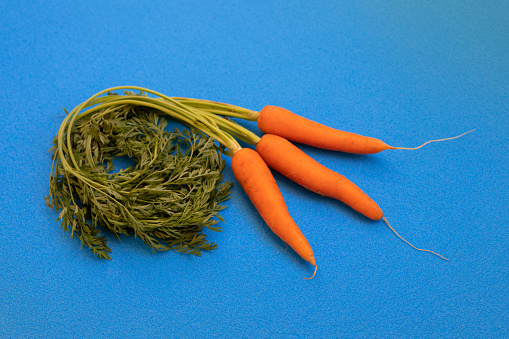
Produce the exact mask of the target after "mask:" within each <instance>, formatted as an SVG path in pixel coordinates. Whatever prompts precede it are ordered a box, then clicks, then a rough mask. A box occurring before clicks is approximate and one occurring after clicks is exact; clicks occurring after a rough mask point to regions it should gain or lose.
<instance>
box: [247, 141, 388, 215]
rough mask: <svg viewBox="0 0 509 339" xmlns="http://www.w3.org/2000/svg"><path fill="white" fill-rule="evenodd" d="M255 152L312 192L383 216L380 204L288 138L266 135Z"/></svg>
mask: <svg viewBox="0 0 509 339" xmlns="http://www.w3.org/2000/svg"><path fill="white" fill-rule="evenodd" d="M256 151H257V152H258V154H260V156H261V157H262V159H263V160H264V161H265V163H266V164H267V165H268V166H269V167H270V168H272V169H274V170H276V171H278V172H279V173H281V174H283V175H284V176H286V177H288V178H289V179H290V180H292V181H294V182H296V183H298V184H299V185H301V186H303V187H305V188H307V189H309V190H310V191H313V192H315V193H318V194H320V195H323V196H327V197H330V198H334V199H337V200H339V201H342V202H343V203H345V204H346V205H348V206H350V207H351V208H353V209H354V210H356V211H357V212H359V213H361V214H363V215H364V216H366V217H368V218H370V219H372V220H380V219H382V217H383V213H382V210H381V209H380V207H378V205H377V204H376V202H374V201H373V200H372V199H371V198H370V197H369V196H368V195H366V193H364V192H363V191H362V190H361V189H360V188H359V187H357V186H356V185H355V184H354V183H353V182H351V181H350V180H348V179H347V178H345V177H344V176H342V175H341V174H339V173H337V172H334V171H333V170H331V169H329V168H327V167H325V166H323V165H322V164H320V163H318V162H317V161H315V160H314V159H313V158H311V157H310V156H308V155H307V154H306V153H304V152H303V151H302V150H300V149H299V148H298V147H296V146H294V145H293V144H292V143H291V142H289V141H288V140H286V139H284V138H282V137H279V136H277V135H273V134H265V135H263V136H262V138H261V139H260V142H258V144H257V145H256Z"/></svg>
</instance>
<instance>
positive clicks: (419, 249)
mask: <svg viewBox="0 0 509 339" xmlns="http://www.w3.org/2000/svg"><path fill="white" fill-rule="evenodd" d="M383 221H385V223H386V224H387V226H389V228H390V229H391V230H392V231H393V232H394V234H396V235H397V236H398V238H400V239H401V240H403V241H404V242H406V243H407V244H408V245H410V246H412V247H413V248H415V249H416V250H418V251H423V252H430V253H433V254H434V255H437V256H439V257H440V258H442V259H444V260H449V259H447V258H444V257H443V256H441V255H440V254H438V253H435V252H433V251H430V250H424V249H422V248H417V247H415V246H414V245H412V244H411V243H409V242H408V241H406V240H405V239H404V238H403V237H402V236H400V235H399V234H398V232H396V231H395V230H394V228H392V227H391V225H390V224H389V222H388V221H387V218H386V217H383Z"/></svg>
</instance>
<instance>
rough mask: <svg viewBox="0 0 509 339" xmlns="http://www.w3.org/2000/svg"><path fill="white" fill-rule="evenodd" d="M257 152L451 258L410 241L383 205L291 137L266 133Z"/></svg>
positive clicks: (280, 169) (278, 168) (322, 192)
mask: <svg viewBox="0 0 509 339" xmlns="http://www.w3.org/2000/svg"><path fill="white" fill-rule="evenodd" d="M256 151H257V153H258V154H260V156H261V158H262V159H263V161H265V163H266V164H267V165H268V166H269V167H270V168H272V169H274V170H276V171H278V172H279V173H281V174H282V175H284V176H286V177H288V178H289V179H291V180H292V181H294V182H296V183H298V184H300V185H302V186H303V187H305V188H307V189H309V190H310V191H313V192H315V193H318V194H320V195H323V196H327V197H330V198H334V199H337V200H339V201H342V202H344V203H345V204H347V205H348V206H350V207H351V208H353V209H354V210H356V211H358V212H360V213H361V214H363V215H364V216H366V217H368V218H370V219H373V220H381V219H383V220H384V222H385V223H386V224H387V226H389V228H390V229H391V230H392V231H393V232H394V233H395V234H396V235H397V236H398V237H399V238H400V239H401V240H403V241H405V242H406V243H407V244H408V245H410V246H412V247H413V248H415V249H416V250H418V251H425V252H431V253H433V254H435V255H437V256H439V257H441V258H442V259H445V260H448V259H446V258H444V257H442V256H441V255H440V254H437V253H435V252H433V251H430V250H424V249H420V248H417V247H415V246H414V245H412V244H410V243H409V242H408V241H406V240H405V239H404V238H402V237H401V236H400V235H399V234H398V233H397V232H396V231H395V230H394V229H393V228H392V227H391V225H390V224H389V222H388V221H387V219H386V218H385V217H384V215H383V213H382V210H381V209H380V207H379V206H378V205H377V204H376V203H375V202H374V201H373V200H372V199H371V198H370V197H369V196H367V195H366V193H364V192H363V191H362V190H361V189H360V188H359V187H357V186H356V185H355V184H354V183H352V182H351V181H350V180H348V179H347V178H345V177H344V176H342V175H341V174H339V173H337V172H334V171H332V170H331V169H329V168H327V167H325V166H323V165H321V164H320V163H318V162H317V161H316V160H314V159H313V158H311V157H310V156H308V155H307V154H306V153H304V152H303V151H301V150H300V149H299V148H298V147H296V146H294V145H293V144H292V143H291V142H289V141H288V140H286V139H284V138H282V137H279V136H276V135H272V134H265V135H264V136H262V138H261V139H260V141H259V142H258V144H257V145H256Z"/></svg>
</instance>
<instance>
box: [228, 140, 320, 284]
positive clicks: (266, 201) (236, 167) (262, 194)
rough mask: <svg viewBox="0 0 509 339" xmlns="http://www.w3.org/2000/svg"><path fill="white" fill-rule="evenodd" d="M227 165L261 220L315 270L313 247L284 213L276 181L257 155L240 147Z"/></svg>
mask: <svg viewBox="0 0 509 339" xmlns="http://www.w3.org/2000/svg"><path fill="white" fill-rule="evenodd" d="M231 166H232V170H233V174H234V175H235V178H236V179H237V181H238V182H239V183H240V185H241V186H242V188H243V189H244V191H245V192H246V194H247V196H248V197H249V199H250V200H251V202H252V203H253V205H254V206H255V207H256V209H257V210H258V213H260V216H261V217H262V218H263V220H264V221H265V223H266V224H267V225H268V226H269V227H270V229H271V230H272V231H273V232H274V233H275V234H276V235H277V236H279V237H280V238H281V239H282V240H283V241H284V242H285V243H287V244H288V245H289V246H290V247H291V248H292V249H293V250H294V251H295V252H297V254H299V255H300V256H301V257H302V258H303V259H304V260H306V261H308V262H309V263H310V264H311V265H313V266H314V267H315V273H316V268H317V266H316V261H315V257H314V254H313V250H312V249H311V246H310V245H309V242H308V241H307V240H306V238H305V237H304V235H303V234H302V232H301V230H300V229H299V227H298V226H297V224H296V223H295V221H294V220H293V219H292V217H291V216H290V214H289V213H288V208H287V206H286V203H285V201H284V199H283V195H282V194H281V191H280V190H279V188H278V186H277V184H276V180H275V179H274V177H273V176H272V173H271V172H270V169H269V168H268V167H267V165H266V164H265V162H264V161H263V159H262V158H261V157H260V155H259V154H258V153H257V152H255V151H254V150H252V149H249V148H243V149H241V150H240V151H237V152H236V153H235V154H234V155H233V157H232V160H231ZM315 273H314V274H313V276H314V275H315ZM311 278H312V277H311Z"/></svg>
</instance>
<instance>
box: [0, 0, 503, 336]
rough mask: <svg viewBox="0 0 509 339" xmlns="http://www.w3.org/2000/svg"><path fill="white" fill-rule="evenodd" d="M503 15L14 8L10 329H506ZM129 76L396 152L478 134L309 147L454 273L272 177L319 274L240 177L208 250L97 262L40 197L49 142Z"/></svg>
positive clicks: (426, 4)
mask: <svg viewBox="0 0 509 339" xmlns="http://www.w3.org/2000/svg"><path fill="white" fill-rule="evenodd" d="M508 13H509V2H507V1H487V2H486V1H443V2H440V1H438V2H436V1H418V2H416V1H410V2H409V1H405V2H403V1H350V2H338V1H322V2H314V1H288V2H284V1H276V2H274V1H246V2H242V3H241V2H238V1H232V0H226V1H183V2H177V1H170V2H168V1H152V2H143V1H107V2H101V1H86V2H85V1H83V2H81V3H80V2H76V3H70V2H67V1H64V2H62V1H41V2H37V3H36V2H33V1H24V0H20V1H11V0H7V1H3V2H1V3H0V35H1V40H0V49H1V60H2V61H1V62H0V140H1V142H2V146H1V147H0V191H1V192H2V195H1V197H0V337H2V338H16V337H19V338H28V337H41V338H42V337H44V338H58V337H62V338H66V337H68V338H70V337H108V338H143V337H151V338H157V337H174V338H184V337H198V336H201V337H204V336H208V337H230V338H236V337H253V338H254V337H256V338H260V337H262V338H264V337H265V338H266V337H274V338H288V337H317V338H327V337H338V336H339V337H341V336H343V337H376V338H394V337H420V338H430V337H432V338H464V337H493V338H495V337H496V338H501V337H507V336H509V330H508V326H507V324H508V319H509V283H508V278H509V269H508V261H509V255H508V251H507V245H508V240H509V237H508V228H507V227H508V226H509V220H508V213H507V210H508V201H509V194H508V191H509V188H508V184H509V158H508V152H507V151H508V141H509V99H508V98H509V63H508V60H509V38H508V37H509V21H508V20H507V14H508ZM118 85H138V86H145V87H149V88H151V89H154V90H157V91H160V92H163V93H165V94H168V95H172V96H189V97H197V98H204V99H211V100H217V101H222V102H227V103H231V104H237V105H240V106H244V107H247V108H251V109H256V110H258V109H261V108H262V107H263V106H264V105H267V104H272V105H279V106H282V107H285V108H288V109H290V110H292V111H294V112H295V113H298V114H301V115H304V116H306V117H308V118H311V119H314V120H316V121H319V122H322V123H325V124H328V125H330V126H333V127H336V128H340V129H343V130H347V131H351V132H356V133H360V134H364V135H369V136H373V137H377V138H380V139H382V140H384V141H386V142H387V143H389V144H394V145H396V146H416V145H418V144H421V143H422V142H424V141H426V140H429V139H436V138H442V137H448V136H453V135H457V134H460V133H463V132H465V131H468V130H471V129H474V128H475V129H476V131H475V132H474V133H471V134H469V135H466V136H464V137H463V138H460V139H457V140H454V141H449V142H443V143H439V144H432V145H428V146H427V147H424V148H422V149H421V150H419V151H388V152H384V153H381V154H378V155H373V156H365V157H364V156H349V155H344V154H340V153H333V152H328V151H322V150H317V149H313V148H311V147H304V146H303V147H302V149H303V150H305V151H306V152H307V153H308V154H309V155H311V156H312V157H314V158H315V159H317V160H318V161H320V162H321V163H322V164H324V165H326V166H328V167H330V168H333V169H334V170H337V171H338V172H340V173H342V174H343V175H345V176H347V177H348V178H349V179H351V180H352V181H354V182H355V183H356V184H358V185H359V186H360V187H361V188H362V189H363V190H364V191H365V192H367V193H368V194H369V195H371V196H372V197H373V198H374V199H375V200H376V201H377V202H378V203H379V205H380V206H381V207H382V209H383V210H384V213H385V215H386V216H387V217H388V219H389V220H390V222H391V224H392V226H393V227H395V229H396V230H398V231H399V233H400V234H401V235H402V236H404V237H405V238H407V239H408V240H409V241H411V242H412V243H413V244H415V245H416V246H418V247H424V248H429V249H432V250H435V251H437V252H439V253H441V254H443V255H444V256H446V257H449V258H450V259H451V260H450V261H448V262H447V261H443V260H441V259H439V258H437V257H435V256H432V255H430V254H429V253H422V252H418V251H415V250H413V249H412V248H410V247H409V246H407V245H406V244H405V243H403V242H402V241H401V240H399V239H398V238H396V237H395V236H394V234H393V233H392V232H391V231H390V230H389V229H388V228H387V227H386V226H384V224H383V223H382V222H371V221H368V220H366V219H365V218H362V217H360V216H358V215H357V214H355V213H354V212H351V211H350V210H349V209H347V208H345V207H344V206H342V205H340V204H339V203H336V202H335V201H333V200H330V199H325V198H322V197H319V196H315V195H313V194H312V193H309V192H307V191H306V190H304V189H302V188H300V187H298V186H296V185H294V184H293V183H291V182H290V181H288V180H287V179H285V178H283V177H281V176H279V175H276V179H277V181H278V182H279V183H280V188H281V190H282V192H283V194H284V196H285V199H286V201H287V204H288V208H289V210H290V212H291V214H292V215H293V217H294V219H295V220H296V222H297V223H298V224H299V225H300V227H301V229H302V231H303V233H304V234H305V235H306V237H307V238H308V240H309V242H310V243H311V245H312V247H313V250H314V252H315V256H316V258H317V262H318V265H319V270H318V273H317V275H316V277H315V278H314V279H313V280H310V281H308V280H304V279H303V278H304V277H307V276H309V275H311V273H312V269H311V267H310V266H309V265H307V264H305V263H303V262H302V260H300V259H299V258H298V257H297V256H296V255H295V254H293V253H292V251H291V250H290V249H289V248H288V247H287V246H285V245H284V244H283V243H282V242H281V241H280V240H279V239H277V237H276V236H274V235H273V234H272V233H271V232H270V231H269V230H268V229H267V228H266V226H265V225H264V224H263V222H262V220H261V218H260V217H259V216H258V215H257V214H256V211H255V210H254V208H253V207H252V206H251V204H250V202H249V201H248V199H247V197H246V196H245V194H244V193H243V192H242V190H241V189H240V187H239V186H238V185H236V186H235V187H234V188H233V190H232V199H231V200H230V201H229V202H228V206H229V207H228V209H227V210H225V211H224V213H223V216H224V218H225V219H226V223H225V224H224V228H223V232H222V233H219V234H212V235H211V236H210V237H211V239H212V240H214V241H215V242H217V243H218V244H219V248H218V249H217V250H216V251H213V252H211V253H207V254H206V255H204V256H203V257H201V258H197V257H190V256H186V255H181V254H178V253H173V252H172V253H155V254H154V253H152V252H151V251H150V250H148V249H147V248H145V247H144V245H143V244H140V241H139V240H138V239H134V238H128V239H125V240H124V241H123V242H119V241H118V240H116V239H114V238H112V237H111V236H109V237H108V238H109V245H110V247H111V248H112V250H113V253H112V255H113V260H112V261H100V260H98V259H97V258H95V257H94V256H93V255H92V254H91V253H90V251H88V250H86V249H80V248H79V243H78V241H77V240H76V239H75V240H71V239H70V238H69V233H64V232H63V230H61V229H60V228H59V223H56V222H55V219H56V218H57V215H58V214H57V213H56V212H54V211H53V210H51V209H49V208H48V207H46V205H45V202H44V197H45V196H46V195H47V194H48V178H49V171H50V167H51V159H50V155H49V154H48V153H47V150H48V149H49V147H50V146H51V141H52V138H53V136H54V135H55V134H56V131H57V129H58V127H59V125H60V122H61V120H62V119H63V111H62V107H66V108H68V109H71V108H73V107H74V106H75V105H77V104H79V103H80V102H81V101H83V100H85V99H86V98H88V97H89V96H90V95H92V94H94V93H96V92H98V91H100V90H103V89H105V88H108V87H111V86H118ZM245 125H246V126H248V127H249V128H252V129H253V131H256V132H257V133H258V131H257V130H256V126H255V125H254V124H250V123H249V124H245ZM225 176H226V179H227V180H229V181H234V177H233V175H232V172H231V169H230V168H229V167H228V168H227V169H225Z"/></svg>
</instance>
